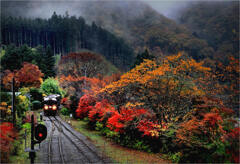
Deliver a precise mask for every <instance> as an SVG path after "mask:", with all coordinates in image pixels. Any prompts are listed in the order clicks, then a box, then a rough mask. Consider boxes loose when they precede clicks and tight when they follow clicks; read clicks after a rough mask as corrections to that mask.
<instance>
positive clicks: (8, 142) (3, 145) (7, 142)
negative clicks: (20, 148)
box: [0, 122, 17, 163]
mask: <svg viewBox="0 0 240 164" xmlns="http://www.w3.org/2000/svg"><path fill="white" fill-rule="evenodd" d="M16 138H17V133H16V131H15V130H14V127H13V125H12V124H11V123H9V122H3V123H1V124H0V151H1V163H5V162H9V161H8V160H9V153H10V152H11V148H12V143H13V142H14V140H15V139H16Z"/></svg>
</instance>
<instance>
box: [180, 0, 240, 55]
mask: <svg viewBox="0 0 240 164" xmlns="http://www.w3.org/2000/svg"><path fill="white" fill-rule="evenodd" d="M178 21H179V22H180V23H181V24H183V25H185V26H187V28H188V29H190V30H191V32H192V33H194V34H195V35H196V36H197V37H199V38H201V39H205V40H206V41H207V42H208V44H209V45H210V46H211V47H213V48H214V50H215V51H216V57H217V58H219V57H220V56H221V57H224V56H226V55H230V54H231V55H234V56H236V57H237V56H238V54H239V2H237V1H234V2H208V3H206V2H199V3H194V4H192V5H191V6H189V7H188V8H185V9H184V10H182V12H181V14H180V16H179V18H178ZM223 59H224V58H223Z"/></svg>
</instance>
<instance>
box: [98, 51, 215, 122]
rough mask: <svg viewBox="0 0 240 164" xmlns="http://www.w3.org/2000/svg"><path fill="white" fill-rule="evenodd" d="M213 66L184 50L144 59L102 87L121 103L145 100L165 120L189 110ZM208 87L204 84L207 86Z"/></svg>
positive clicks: (200, 94) (145, 105)
mask: <svg viewBox="0 0 240 164" xmlns="http://www.w3.org/2000/svg"><path fill="white" fill-rule="evenodd" d="M209 71H210V68H207V67H205V66H203V63H198V62H196V61H195V60H194V59H192V58H190V57H188V56H185V55H182V54H181V53H179V54H177V55H173V56H168V57H166V58H164V59H161V60H159V61H151V60H145V61H144V62H143V63H142V64H140V65H138V66H136V67H135V68H134V69H132V70H131V71H129V72H127V73H126V74H124V75H122V76H121V79H120V80H118V81H116V82H113V83H111V84H110V85H107V86H106V87H105V88H104V89H102V90H100V91H99V94H101V95H105V96H106V97H109V99H112V100H113V101H115V104H119V105H120V106H123V105H126V104H127V103H129V102H132V103H138V102H140V103H143V105H142V106H144V108H146V109H151V111H153V112H154V113H156V115H157V118H158V119H159V120H160V121H161V122H162V121H165V122H169V121H171V120H172V119H173V118H174V117H176V116H179V115H182V116H183V115H184V114H186V113H187V112H188V111H189V110H190V108H191V101H192V99H193V98H195V97H198V96H202V95H204V94H205V92H204V90H203V88H201V85H199V83H198V82H199V81H200V79H201V78H202V77H204V76H205V75H206V74H208V73H209ZM204 89H205V88H204Z"/></svg>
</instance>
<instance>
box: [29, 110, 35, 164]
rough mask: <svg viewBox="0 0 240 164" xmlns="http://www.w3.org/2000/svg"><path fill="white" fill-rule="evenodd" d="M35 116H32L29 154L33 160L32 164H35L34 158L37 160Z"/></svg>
mask: <svg viewBox="0 0 240 164" xmlns="http://www.w3.org/2000/svg"><path fill="white" fill-rule="evenodd" d="M34 128H35V126H34V114H32V116H31V149H30V152H29V157H30V160H31V164H32V163H34V158H35V151H34V134H35V133H34Z"/></svg>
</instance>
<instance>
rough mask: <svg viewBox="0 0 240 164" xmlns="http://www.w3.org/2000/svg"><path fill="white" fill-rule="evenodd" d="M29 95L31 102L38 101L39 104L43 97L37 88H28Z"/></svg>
mask: <svg viewBox="0 0 240 164" xmlns="http://www.w3.org/2000/svg"><path fill="white" fill-rule="evenodd" d="M29 93H30V95H31V101H34V100H38V101H40V102H42V101H43V95H42V94H43V93H42V91H41V90H40V89H39V88H30V91H29Z"/></svg>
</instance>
